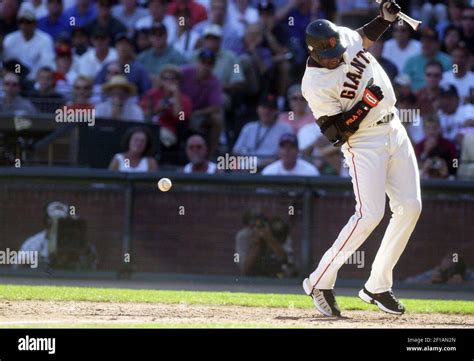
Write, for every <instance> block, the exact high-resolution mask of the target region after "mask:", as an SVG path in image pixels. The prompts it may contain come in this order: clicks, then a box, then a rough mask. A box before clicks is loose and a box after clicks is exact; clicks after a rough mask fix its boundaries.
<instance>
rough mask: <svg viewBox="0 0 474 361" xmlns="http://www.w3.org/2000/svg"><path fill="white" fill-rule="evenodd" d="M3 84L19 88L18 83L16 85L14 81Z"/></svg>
mask: <svg viewBox="0 0 474 361" xmlns="http://www.w3.org/2000/svg"><path fill="white" fill-rule="evenodd" d="M3 84H5V85H8V86H19V85H20V83H17V82H15V81H6V82H4V83H3Z"/></svg>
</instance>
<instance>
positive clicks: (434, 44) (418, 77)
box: [403, 27, 452, 92]
mask: <svg viewBox="0 0 474 361" xmlns="http://www.w3.org/2000/svg"><path fill="white" fill-rule="evenodd" d="M421 49H422V50H421V51H422V53H421V54H420V55H415V56H413V57H411V58H409V59H408V60H407V62H406V63H405V67H404V68H403V72H404V73H405V74H407V75H408V76H409V77H410V79H411V83H412V90H413V91H415V92H416V91H417V90H419V89H420V88H423V87H424V86H425V76H424V74H425V72H424V69H425V66H426V64H427V63H428V62H430V61H432V60H437V61H439V62H440V63H441V65H442V66H443V71H448V70H451V69H452V62H451V58H450V57H449V56H448V55H447V54H445V53H442V52H440V51H439V43H438V36H437V34H436V32H435V31H434V30H432V29H430V28H428V27H426V28H424V29H423V30H422V34H421Z"/></svg>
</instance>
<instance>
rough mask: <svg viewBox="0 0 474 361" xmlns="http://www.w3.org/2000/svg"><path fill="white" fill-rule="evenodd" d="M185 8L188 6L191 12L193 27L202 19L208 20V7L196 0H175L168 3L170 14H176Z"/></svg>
mask: <svg viewBox="0 0 474 361" xmlns="http://www.w3.org/2000/svg"><path fill="white" fill-rule="evenodd" d="M185 8H188V10H189V13H190V14H191V27H193V26H194V25H196V24H197V23H200V22H201V21H204V20H207V11H206V8H205V7H204V6H202V5H201V4H198V3H196V2H194V0H174V1H173V2H172V3H171V4H169V5H168V14H170V15H173V16H176V14H177V13H180V12H182V11H183V10H184V9H185ZM178 23H179V19H178Z"/></svg>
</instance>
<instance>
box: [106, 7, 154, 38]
mask: <svg viewBox="0 0 474 361" xmlns="http://www.w3.org/2000/svg"><path fill="white" fill-rule="evenodd" d="M112 15H113V16H114V17H115V18H116V19H118V20H119V21H120V22H121V23H122V24H124V25H125V26H126V27H127V29H128V31H130V32H131V31H133V29H135V24H136V23H137V21H138V20H140V19H142V18H144V17H145V16H147V15H148V11H146V10H145V9H143V8H141V7H139V6H138V4H137V1H136V0H120V1H119V4H118V5H115V6H114V7H113V8H112Z"/></svg>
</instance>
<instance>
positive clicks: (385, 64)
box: [369, 39, 398, 81]
mask: <svg viewBox="0 0 474 361" xmlns="http://www.w3.org/2000/svg"><path fill="white" fill-rule="evenodd" d="M383 49H384V42H383V40H382V39H379V40H377V41H376V42H374V43H373V44H372V46H371V47H370V49H369V52H370V53H371V54H372V55H373V56H374V58H375V59H377V61H378V62H379V64H380V65H381V66H382V68H383V70H385V72H386V73H387V75H388V77H389V79H390V80H392V81H393V80H394V79H395V77H396V76H397V75H398V69H397V66H396V65H395V63H393V62H392V61H390V60H389V59H387V58H385V57H384V56H383V55H382V54H383ZM390 59H396V58H394V57H393V56H391V57H390ZM397 60H398V59H397Z"/></svg>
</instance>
